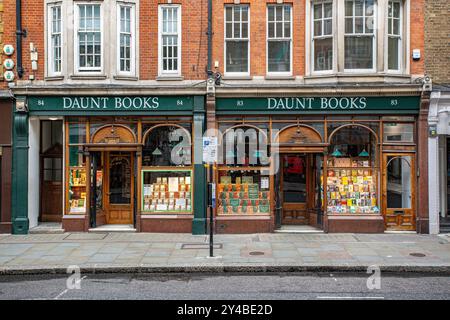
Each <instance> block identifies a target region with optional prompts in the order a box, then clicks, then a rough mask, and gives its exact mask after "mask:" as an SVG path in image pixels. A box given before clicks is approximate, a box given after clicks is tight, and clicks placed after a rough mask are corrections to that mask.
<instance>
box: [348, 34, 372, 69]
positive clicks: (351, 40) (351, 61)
mask: <svg viewBox="0 0 450 320" xmlns="http://www.w3.org/2000/svg"><path fill="white" fill-rule="evenodd" d="M372 68H373V38H372V37H350V36H347V37H345V69H372Z"/></svg>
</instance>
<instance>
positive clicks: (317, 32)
mask: <svg viewBox="0 0 450 320" xmlns="http://www.w3.org/2000/svg"><path fill="white" fill-rule="evenodd" d="M321 35H322V21H321V20H319V21H314V36H321Z"/></svg>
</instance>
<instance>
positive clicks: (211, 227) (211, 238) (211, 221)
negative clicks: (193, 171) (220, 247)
mask: <svg viewBox="0 0 450 320" xmlns="http://www.w3.org/2000/svg"><path fill="white" fill-rule="evenodd" d="M212 181H213V165H212V164H210V165H209V184H208V190H209V256H210V257H214V208H213V187H212Z"/></svg>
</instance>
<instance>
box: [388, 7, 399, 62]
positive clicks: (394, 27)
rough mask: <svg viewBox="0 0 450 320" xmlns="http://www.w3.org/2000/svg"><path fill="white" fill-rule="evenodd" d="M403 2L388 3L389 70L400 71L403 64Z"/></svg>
mask: <svg viewBox="0 0 450 320" xmlns="http://www.w3.org/2000/svg"><path fill="white" fill-rule="evenodd" d="M402 11H403V10H402V1H389V3H388V21H387V23H388V32H387V37H388V40H387V42H388V58H387V65H388V70H391V71H398V70H400V69H401V63H402V55H403V48H402V33H403V32H402V29H403V28H402Z"/></svg>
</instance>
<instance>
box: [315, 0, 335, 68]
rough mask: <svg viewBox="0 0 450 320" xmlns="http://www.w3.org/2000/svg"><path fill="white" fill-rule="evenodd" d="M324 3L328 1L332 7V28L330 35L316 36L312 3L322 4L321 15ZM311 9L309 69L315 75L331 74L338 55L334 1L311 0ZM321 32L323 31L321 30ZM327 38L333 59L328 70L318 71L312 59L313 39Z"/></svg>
mask: <svg viewBox="0 0 450 320" xmlns="http://www.w3.org/2000/svg"><path fill="white" fill-rule="evenodd" d="M326 3H330V4H331V7H332V15H331V21H332V22H331V28H332V32H331V35H325V36H324V35H321V36H318V37H316V36H315V35H314V31H315V29H314V20H315V19H314V5H316V4H321V5H322V15H323V6H324V4H326ZM310 9H311V11H310V17H311V19H310V20H311V21H310V28H311V29H310V30H311V32H310V35H311V36H310V37H311V41H310V45H311V46H310V60H309V61H310V70H311V74H315V75H321V74H331V73H334V72H335V65H336V60H337V57H338V55H339V52H338V51H337V48H336V35H337V32H336V28H335V22H336V16H337V15H336V11H337V10H336V3H335V2H334V1H333V0H312V1H311V8H310ZM321 20H322V22H323V21H324V18H323V16H322V19H321ZM323 26H324V24H323V23H322V31H323ZM322 33H323V32H322ZM327 38H331V42H332V46H333V59H332V62H331V69H329V70H318V71H316V70H315V59H314V55H315V50H314V40H315V39H319V40H321V39H327Z"/></svg>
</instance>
